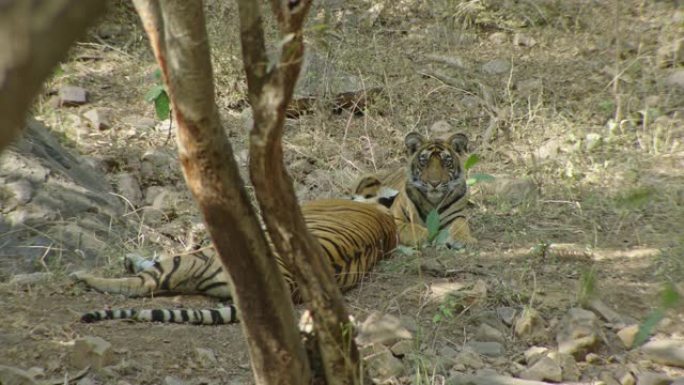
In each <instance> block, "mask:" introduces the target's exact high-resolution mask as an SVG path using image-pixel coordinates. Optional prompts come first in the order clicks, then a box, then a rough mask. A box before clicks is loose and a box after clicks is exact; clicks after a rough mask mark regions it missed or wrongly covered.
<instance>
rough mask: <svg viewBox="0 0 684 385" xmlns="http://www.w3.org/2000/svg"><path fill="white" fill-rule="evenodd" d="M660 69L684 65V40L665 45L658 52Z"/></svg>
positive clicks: (657, 59)
mask: <svg viewBox="0 0 684 385" xmlns="http://www.w3.org/2000/svg"><path fill="white" fill-rule="evenodd" d="M656 62H657V63H658V67H660V68H665V67H676V66H678V65H680V64H684V39H678V40H675V41H673V42H672V43H670V44H667V45H664V46H662V47H660V48H658V50H657V51H656Z"/></svg>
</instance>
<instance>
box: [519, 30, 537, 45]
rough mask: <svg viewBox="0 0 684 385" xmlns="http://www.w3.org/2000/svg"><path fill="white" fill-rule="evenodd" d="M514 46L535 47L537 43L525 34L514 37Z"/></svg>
mask: <svg viewBox="0 0 684 385" xmlns="http://www.w3.org/2000/svg"><path fill="white" fill-rule="evenodd" d="M513 44H514V45H518V46H521V47H534V46H535V45H537V41H536V40H534V38H533V37H531V36H529V35H526V34H524V33H516V34H515V35H513Z"/></svg>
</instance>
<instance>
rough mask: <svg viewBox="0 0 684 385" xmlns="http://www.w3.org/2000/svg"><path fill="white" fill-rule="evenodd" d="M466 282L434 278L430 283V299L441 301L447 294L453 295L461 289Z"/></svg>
mask: <svg viewBox="0 0 684 385" xmlns="http://www.w3.org/2000/svg"><path fill="white" fill-rule="evenodd" d="M466 286H467V284H465V283H463V282H456V281H454V282H452V281H450V280H448V279H440V280H436V281H435V282H433V283H432V284H430V299H432V300H433V301H436V302H443V301H444V300H446V298H447V297H448V296H449V295H455V294H457V293H458V292H460V291H462V290H463V289H464V288H465V287H466Z"/></svg>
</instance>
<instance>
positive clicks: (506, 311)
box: [496, 306, 518, 326]
mask: <svg viewBox="0 0 684 385" xmlns="http://www.w3.org/2000/svg"><path fill="white" fill-rule="evenodd" d="M517 313H518V311H517V310H516V309H515V308H514V307H510V306H504V307H500V308H498V309H496V314H497V315H498V316H499V318H500V319H501V321H503V323H505V324H506V325H507V326H511V325H513V320H514V319H515V315H516V314H517Z"/></svg>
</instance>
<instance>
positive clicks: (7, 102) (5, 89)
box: [0, 0, 105, 151]
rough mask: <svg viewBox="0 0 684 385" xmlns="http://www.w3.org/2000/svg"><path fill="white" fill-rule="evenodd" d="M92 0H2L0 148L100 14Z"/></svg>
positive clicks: (101, 7)
mask: <svg viewBox="0 0 684 385" xmlns="http://www.w3.org/2000/svg"><path fill="white" fill-rule="evenodd" d="M104 10H105V2H103V1H91V0H33V1H27V0H6V1H2V2H0V116H2V119H1V120H0V151H2V149H3V148H5V147H6V146H7V145H8V144H9V143H10V142H11V141H12V140H13V139H14V138H16V137H17V136H18V135H19V133H20V132H21V129H22V127H23V126H24V122H25V117H26V113H27V111H28V110H29V107H30V106H31V103H32V102H33V98H34V97H35V95H36V94H37V93H38V91H40V87H41V86H42V84H43V82H44V81H45V79H47V77H48V76H50V74H52V71H53V70H54V68H55V66H56V65H57V63H58V62H59V61H60V60H62V59H63V58H64V57H65V56H66V54H67V52H68V49H69V47H70V46H71V44H73V42H74V41H75V40H76V39H77V38H78V37H80V36H82V35H83V34H84V32H85V30H86V28H88V27H89V26H91V25H93V24H94V23H95V21H97V18H98V17H99V16H100V15H102V14H103V13H104Z"/></svg>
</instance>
